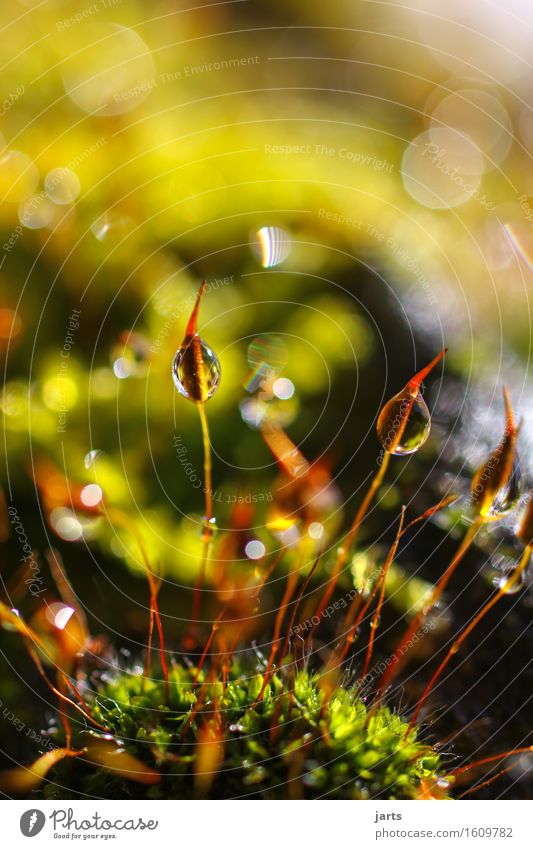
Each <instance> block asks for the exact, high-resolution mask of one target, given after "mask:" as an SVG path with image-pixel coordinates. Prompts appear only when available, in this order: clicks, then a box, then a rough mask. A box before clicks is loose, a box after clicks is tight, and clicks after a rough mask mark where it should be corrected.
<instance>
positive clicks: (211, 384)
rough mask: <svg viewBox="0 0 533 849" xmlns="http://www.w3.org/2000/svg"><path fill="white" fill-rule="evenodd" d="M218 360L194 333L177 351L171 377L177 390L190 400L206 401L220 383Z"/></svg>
mask: <svg viewBox="0 0 533 849" xmlns="http://www.w3.org/2000/svg"><path fill="white" fill-rule="evenodd" d="M220 372H221V369H220V362H219V360H218V357H217V355H216V354H215V352H214V351H213V350H212V349H211V348H210V347H209V345H207V344H206V343H205V342H204V340H203V339H201V338H200V336H198V334H196V335H195V336H193V337H192V338H191V339H190V340H189V341H188V342H187V343H186V344H185V345H182V347H181V348H180V349H179V350H178V351H177V353H176V356H175V357H174V361H173V363H172V377H173V379H174V384H175V386H176V389H177V390H178V392H181V394H182V395H184V396H185V398H188V399H189V400H190V401H207V400H208V398H211V396H212V395H213V394H214V393H215V392H216V390H217V387H218V384H219V383H220Z"/></svg>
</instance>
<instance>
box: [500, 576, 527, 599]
mask: <svg viewBox="0 0 533 849" xmlns="http://www.w3.org/2000/svg"><path fill="white" fill-rule="evenodd" d="M494 583H495V585H496V586H497V588H498V589H499V590H502V592H504V593H505V594H506V595H516V593H519V592H520V591H521V590H523V589H524V586H525V583H526V577H525V575H524V573H523V572H522V573H521V574H520V575H519V577H518V578H517V579H516V580H513V575H512V572H511V573H510V574H508V575H501V576H500V577H499V578H496V579H495V581H494Z"/></svg>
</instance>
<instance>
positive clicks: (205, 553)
mask: <svg viewBox="0 0 533 849" xmlns="http://www.w3.org/2000/svg"><path fill="white" fill-rule="evenodd" d="M196 406H197V408H198V413H199V416H200V424H201V427H202V441H203V447H204V489H205V518H204V532H203V543H202V554H201V558H200V569H199V571H198V576H197V578H196V583H195V585H194V596H193V604H192V612H191V623H192V626H193V628H194V627H195V624H196V623H197V622H198V620H199V618H200V608H201V604H202V586H203V583H204V580H205V571H206V567H207V561H208V558H209V546H210V543H211V531H212V526H211V519H212V518H213V501H212V483H211V465H212V464H211V440H210V438H209V425H208V423H207V416H206V414H205V406H204V403H203V401H198V403H197V404H196Z"/></svg>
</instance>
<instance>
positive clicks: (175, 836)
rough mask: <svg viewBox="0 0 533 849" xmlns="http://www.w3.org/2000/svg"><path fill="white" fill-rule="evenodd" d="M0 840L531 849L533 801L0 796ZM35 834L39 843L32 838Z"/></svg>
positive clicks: (13, 843) (36, 848) (224, 848)
mask: <svg viewBox="0 0 533 849" xmlns="http://www.w3.org/2000/svg"><path fill="white" fill-rule="evenodd" d="M0 810H1V814H2V846H5V847H6V849H7V847H9V849H12V847H19V846H24V847H29V846H31V847H33V849H41V847H49V846H54V847H57V846H61V845H62V844H64V843H66V841H69V843H68V844H67V845H69V846H71V845H72V843H75V844H76V843H77V844H79V845H82V844H83V845H87V844H89V843H90V844H91V845H95V844H96V845H102V841H104V842H106V843H107V844H108V845H109V844H110V843H111V845H112V846H117V847H118V846H123V847H128V849H129V847H137V846H138V847H141V846H143V847H146V846H154V845H156V846H157V849H166V847H188V849H190V847H200V849H204V848H205V849H207V848H208V847H214V848H215V847H216V849H241V847H244V846H246V847H248V846H249V847H253V849H272V847H276V849H278V847H279V849H290V848H291V847H296V846H298V847H330V846H332V844H333V841H337V840H339V841H341V843H340V844H339V845H341V846H342V847H343V849H344V848H345V847H353V849H368V847H370V846H376V847H377V849H380V847H383V849H385V847H392V846H394V847H409V849H416V847H420V849H430V847H431V846H439V847H450V849H451V847H456V846H463V845H464V846H467V845H468V846H471V847H486V846H487V847H488V846H493V847H507V848H508V849H531V847H532V846H533V839H532V827H531V819H532V814H533V803H532V802H520V801H498V802H494V801H481V800H477V801H473V800H472V801H467V800H464V801H461V802H432V801H427V802H426V801H424V802H388V801H387V802H375V801H369V802H361V801H357V802H345V801H339V802H337V801H326V800H320V801H314V802H311V801H309V802H307V801H279V802H274V801H273V802H267V801H233V802H232V801H224V800H221V801H210V802H202V801H190V800H183V801H171V800H168V801H157V802H155V801H122V800H118V801H109V800H105V801H97V800H96V801H90V800H88V801H85V800H84V801H79V802H78V801H74V802H68V801H65V802H62V801H61V802H44V801H43V802H41V801H39V802H38V803H37V804H36V805H35V806H32V805H31V803H30V802H28V801H7V800H5V801H4V802H3V806H2V808H1V809H0ZM32 839H35V843H30V841H31V840H32Z"/></svg>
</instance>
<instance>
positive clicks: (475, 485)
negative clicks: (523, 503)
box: [471, 389, 522, 522]
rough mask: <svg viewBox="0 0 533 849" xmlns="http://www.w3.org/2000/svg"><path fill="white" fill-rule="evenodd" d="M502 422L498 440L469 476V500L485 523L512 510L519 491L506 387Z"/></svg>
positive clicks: (517, 464)
mask: <svg viewBox="0 0 533 849" xmlns="http://www.w3.org/2000/svg"><path fill="white" fill-rule="evenodd" d="M504 400H505V408H506V425H505V431H504V434H503V437H502V439H501V440H500V442H499V443H498V445H497V446H496V448H495V449H494V451H492V453H491V454H490V456H489V457H488V459H487V460H486V461H485V462H484V463H483V464H482V465H481V466H480V467H479V469H478V470H477V471H476V473H475V474H474V476H473V478H472V488H471V491H472V503H473V505H474V507H475V509H476V512H477V514H478V516H479V517H480V518H481V519H483V520H485V521H486V522H494V521H496V520H497V519H501V518H503V517H504V516H506V515H507V514H508V513H510V512H511V510H513V508H514V507H515V505H516V503H517V501H518V499H519V498H520V492H521V482H522V481H521V479H522V475H521V471H520V463H519V460H518V454H517V450H516V441H517V436H518V428H517V427H516V426H515V423H514V416H513V410H512V407H511V401H510V399H509V395H508V393H507V390H505V389H504Z"/></svg>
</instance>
